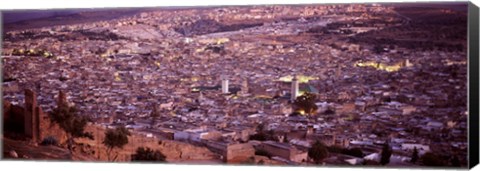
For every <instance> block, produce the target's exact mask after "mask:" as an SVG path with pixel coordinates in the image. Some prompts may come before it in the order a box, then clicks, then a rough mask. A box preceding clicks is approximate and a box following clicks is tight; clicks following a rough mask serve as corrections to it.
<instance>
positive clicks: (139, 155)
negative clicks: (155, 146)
mask: <svg viewBox="0 0 480 171" xmlns="http://www.w3.org/2000/svg"><path fill="white" fill-rule="evenodd" d="M165 158H166V157H165V155H163V154H162V152H160V151H158V150H155V151H154V150H152V149H150V148H148V147H146V148H145V147H138V148H137V151H136V153H135V154H132V161H158V162H164V161H165Z"/></svg>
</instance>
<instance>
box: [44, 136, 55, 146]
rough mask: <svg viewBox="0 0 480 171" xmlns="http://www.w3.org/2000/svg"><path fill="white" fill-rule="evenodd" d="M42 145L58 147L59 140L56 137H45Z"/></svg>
mask: <svg viewBox="0 0 480 171" xmlns="http://www.w3.org/2000/svg"><path fill="white" fill-rule="evenodd" d="M40 145H55V146H56V145H58V140H57V139H56V138H55V137H52V136H48V137H45V138H44V139H43V140H42V142H41V143H40Z"/></svg>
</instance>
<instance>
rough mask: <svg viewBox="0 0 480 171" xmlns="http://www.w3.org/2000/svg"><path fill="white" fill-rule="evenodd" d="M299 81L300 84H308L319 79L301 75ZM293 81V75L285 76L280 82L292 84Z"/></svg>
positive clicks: (298, 77)
mask: <svg viewBox="0 0 480 171" xmlns="http://www.w3.org/2000/svg"><path fill="white" fill-rule="evenodd" d="M297 79H298V81H299V82H300V83H308V82H309V81H310V80H318V77H310V76H305V75H299V76H297ZM292 80H293V76H291V75H288V76H284V77H281V78H280V79H279V81H282V82H292Z"/></svg>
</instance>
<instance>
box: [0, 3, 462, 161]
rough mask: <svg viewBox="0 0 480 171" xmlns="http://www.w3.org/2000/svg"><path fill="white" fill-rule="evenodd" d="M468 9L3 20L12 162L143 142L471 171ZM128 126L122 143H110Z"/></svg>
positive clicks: (229, 11)
mask: <svg viewBox="0 0 480 171" xmlns="http://www.w3.org/2000/svg"><path fill="white" fill-rule="evenodd" d="M402 5H403V6H402ZM416 5H418V7H417V6H416ZM454 7H455V8H454ZM466 8H467V5H466V3H465V4H462V3H458V4H455V5H452V7H449V6H443V5H442V4H427V5H423V6H422V5H421V4H342V5H295V6H287V5H259V6H238V7H237V6H229V7H220V6H219V7H198V8H180V9H176V8H151V9H150V8H148V9H147V8H146V9H132V10H128V9H118V10H117V9H112V10H111V11H113V12H111V13H108V10H105V11H84V12H78V13H76V14H69V15H65V16H54V17H50V18H46V19H35V20H32V21H30V22H28V21H25V22H16V23H8V24H4V30H5V32H4V33H3V42H2V45H3V47H2V69H3V86H2V88H3V89H2V92H3V109H4V110H3V111H4V113H3V116H4V121H5V124H4V125H5V128H4V133H3V136H4V149H5V150H4V156H5V157H7V158H24V159H29V158H31V159H35V158H37V159H47V160H58V159H60V160H78V161H118V162H127V161H134V159H135V158H136V157H138V155H136V154H138V150H139V149H140V148H143V147H145V148H149V149H152V150H157V151H158V152H160V154H161V156H163V161H164V162H168V163H216V164H222V163H227V164H264V165H321V166H352V165H362V166H363V165H373V166H375V165H386V166H389V167H403V166H408V167H424V166H442V167H444V166H453V167H466V165H467V162H468V159H467V147H468V144H467V117H468V112H467V99H466V97H467V62H466V61H467V52H466V44H467V24H466V23H467V20H466V18H467V14H466ZM115 10H117V12H114V11H115ZM122 10H123V11H122ZM106 11H107V12H106ZM117 13H121V14H122V15H119V14H117ZM107 15H111V17H106V16H107ZM98 16H102V17H99V18H100V19H95V17H98ZM106 18H108V19H106ZM75 21H78V23H75ZM65 23H68V24H65ZM63 105H64V106H68V107H74V108H75V111H76V113H77V114H78V115H81V116H84V117H85V118H88V119H87V120H88V122H87V123H86V124H84V125H83V126H85V130H84V131H85V132H86V133H89V134H88V136H87V135H85V136H84V135H83V134H82V136H76V134H71V133H70V134H69V133H68V131H67V130H65V128H66V127H65V126H63V123H62V122H61V121H58V120H55V117H52V116H55V114H56V113H58V111H62V110H57V109H61V108H60V107H61V106H63ZM60 113H61V112H60ZM55 124H57V125H55ZM19 125H20V126H19ZM52 125H53V126H52ZM119 128H125V129H126V130H128V132H129V135H128V136H127V137H128V140H127V142H126V143H124V144H122V145H119V146H115V145H113V146H112V145H108V143H107V142H108V141H107V139H108V132H109V131H112V130H122V129H119ZM63 131H67V132H63ZM120 132H121V131H120ZM87 137H89V138H87ZM74 138H75V139H74ZM73 139H74V142H73ZM51 141H54V142H55V143H54V144H55V145H53V146H54V147H51V146H46V145H42V144H48V143H47V142H51ZM67 146H68V150H65V149H67ZM116 147H118V148H116ZM315 149H316V150H315ZM32 150H33V151H35V150H37V151H38V153H32V154H29V152H27V151H32ZM55 150H56V151H57V152H53V151H55ZM67 151H68V152H67ZM386 151H388V152H389V153H390V154H386V153H388V152H386ZM112 152H113V153H115V154H116V155H115V156H114V157H113V158H112V155H111V153H112ZM136 152H137V153H136ZM45 153H49V154H51V153H56V155H51V156H50V157H49V156H48V155H47V154H45ZM384 155H388V159H384ZM414 156H415V157H414ZM416 158H418V159H416Z"/></svg>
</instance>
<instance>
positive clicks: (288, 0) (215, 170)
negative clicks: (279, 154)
mask: <svg viewBox="0 0 480 171" xmlns="http://www.w3.org/2000/svg"><path fill="white" fill-rule="evenodd" d="M1 1H2V2H0V11H2V10H15V9H65V8H105V7H160V6H209V5H261V4H318V3H321V4H328V3H330V4H331V3H375V2H404V3H405V2H429V0H348V1H339V0H208V1H206V0H204V1H199V0H179V1H155V0H129V1H121V0H75V1H74V0H42V1H39V0H1ZM430 1H434V2H444V1H447V2H450V1H452V0H450V1H449V0H430ZM454 1H458V0H454ZM479 1H480V0H472V2H473V3H474V4H477V6H478V5H479V4H480V3H479ZM460 2H464V1H460ZM0 168H2V170H13V169H14V170H32V171H37V170H49V171H55V170H62V171H65V170H74V171H75V170H79V171H85V170H100V171H102V170H103V171H110V170H113V171H123V170H138V171H140V170H142V171H143V170H163V171H180V170H198V171H200V170H208V171H225V170H228V171H243V170H247V169H248V170H252V171H253V170H262V171H292V170H295V171H299V170H302V171H322V170H332V169H334V170H338V171H347V170H399V171H401V170H413V169H382V167H378V168H325V167H273V166H265V167H258V166H220V165H173V164H118V163H111V164H106V163H88V162H86V163H81V162H26V161H0ZM422 170H424V171H425V170H426V169H422ZM429 170H430V169H429ZM473 170H476V171H479V170H480V167H479V166H477V167H475V168H474V169H473Z"/></svg>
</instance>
